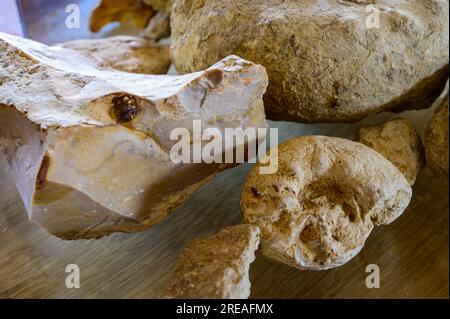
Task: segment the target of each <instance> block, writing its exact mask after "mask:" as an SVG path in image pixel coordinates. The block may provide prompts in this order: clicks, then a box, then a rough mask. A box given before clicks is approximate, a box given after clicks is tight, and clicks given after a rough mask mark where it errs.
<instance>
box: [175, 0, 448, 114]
mask: <svg viewBox="0 0 450 319" xmlns="http://www.w3.org/2000/svg"><path fill="white" fill-rule="evenodd" d="M369 4H370V5H373V6H374V8H377V10H376V11H375V10H373V9H372V7H368V5H369ZM448 10H449V3H448V1H440V0H427V1H423V0H411V1H407V2H405V1H400V0H396V1H392V0H389V1H388V0H367V1H356V0H325V1H319V0H312V1H297V0H295V1H294V0H286V1H279V0H228V1H222V0H206V1H205V0H177V1H175V2H174V5H173V8H172V14H171V28H172V47H171V52H172V58H173V61H174V64H175V66H176V68H177V70H178V72H180V73H186V72H192V71H195V70H200V69H202V68H204V67H206V66H208V65H210V64H211V63H214V62H215V61H217V60H220V59H221V58H222V57H224V56H227V55H229V54H237V55H239V56H241V57H243V58H246V59H248V60H250V61H254V62H255V63H259V64H262V65H264V66H265V67H266V68H267V72H268V74H269V80H270V85H269V88H268V92H267V94H266V95H265V97H264V98H265V106H266V113H267V116H268V117H269V118H270V119H274V120H286V121H300V122H353V121H357V120H359V119H362V118H363V117H365V116H367V115H370V114H374V113H378V112H381V111H386V110H393V111H402V110H404V109H411V108H414V109H420V108H427V107H429V106H431V105H432V103H433V102H434V101H435V99H436V98H437V97H438V96H439V95H440V94H441V92H442V91H443V89H444V87H445V82H446V81H447V78H448V60H449V20H448ZM377 13H378V15H379V20H380V24H379V28H371V26H372V24H371V21H372V20H374V21H376V19H372V18H373V17H376V16H377ZM368 26H369V27H368Z"/></svg>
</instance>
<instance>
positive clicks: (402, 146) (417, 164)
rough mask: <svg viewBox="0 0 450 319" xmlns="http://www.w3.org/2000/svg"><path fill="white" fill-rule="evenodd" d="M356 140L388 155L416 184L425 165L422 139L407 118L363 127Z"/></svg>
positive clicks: (410, 181)
mask: <svg viewBox="0 0 450 319" xmlns="http://www.w3.org/2000/svg"><path fill="white" fill-rule="evenodd" d="M356 140H357V141H358V142H360V143H363V144H364V145H367V146H369V147H370V148H371V149H373V150H375V151H377V152H378V153H380V154H381V155H383V156H384V157H386V158H387V159H388V160H389V161H390V162H392V163H393V164H394V165H395V166H396V167H397V168H398V169H399V171H400V172H402V173H403V175H405V177H406V179H407V180H408V182H409V184H410V185H414V183H415V181H416V178H417V175H418V174H419V173H420V171H421V170H422V169H423V168H424V167H425V149H424V147H423V144H422V140H421V139H420V136H419V133H418V132H417V130H416V128H415V127H414V125H413V124H412V123H411V121H409V120H407V119H395V120H392V121H389V122H386V123H384V124H382V125H373V126H364V127H361V128H359V130H358V133H357V138H356Z"/></svg>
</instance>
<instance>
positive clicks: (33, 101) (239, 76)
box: [0, 33, 267, 239]
mask: <svg viewBox="0 0 450 319" xmlns="http://www.w3.org/2000/svg"><path fill="white" fill-rule="evenodd" d="M0 52H1V55H0V137H1V138H0V149H2V150H3V152H4V153H5V154H6V156H7V158H8V162H9V163H10V165H11V168H12V172H13V175H14V178H15V181H16V184H17V187H18V190H19V193H20V195H21V197H22V199H23V202H24V204H25V207H26V209H27V212H28V214H29V217H30V219H31V220H32V221H35V222H37V223H38V224H40V225H41V226H43V227H44V228H45V229H46V230H47V231H48V232H50V233H51V234H54V235H57V236H60V237H63V238H66V239H78V238H95V237H100V236H103V235H106V234H109V233H112V232H133V231H140V230H144V229H146V228H148V227H150V226H151V225H153V224H155V223H157V222H159V221H160V220H161V219H162V218H164V217H165V216H166V215H167V214H168V213H169V212H170V211H171V210H172V209H173V208H174V207H176V206H177V205H178V204H179V203H181V202H182V201H183V200H184V199H185V198H186V197H187V196H188V195H189V194H191V193H192V192H193V191H195V190H196V189H198V188H199V187H200V186H202V185H203V184H205V183H206V182H207V181H208V180H210V179H211V178H212V177H213V176H214V175H215V174H216V173H218V172H219V171H221V170H223V169H226V168H228V167H230V164H206V163H204V162H202V163H199V164H182V163H181V164H175V163H174V162H173V161H172V160H171V158H170V154H171V148H172V146H173V145H174V144H175V143H178V142H179V140H177V141H172V140H170V134H171V132H172V130H173V129H174V128H187V129H188V130H189V131H190V133H191V135H192V127H193V120H194V119H200V120H202V128H203V129H206V128H217V129H219V130H220V131H221V132H222V133H223V130H224V128H225V127H230V128H242V129H246V128H250V127H252V128H256V127H266V122H265V115H264V106H263V103H262V95H263V94H264V91H265V88H266V86H267V75H266V73H265V70H264V68H263V67H261V66H259V65H255V64H253V63H251V62H248V61H245V60H242V59H240V58H238V57H235V56H231V57H228V58H226V59H224V60H223V61H221V62H218V63H217V64H215V65H214V66H212V67H211V68H209V69H208V70H206V71H203V72H198V73H194V74H188V75H184V76H162V75H160V76H158V75H141V74H132V73H125V72H118V71H111V70H107V69H106V70H105V69H103V70H99V69H98V68H97V64H98V60H96V59H95V58H93V57H91V58H90V57H89V55H88V54H85V53H83V54H81V53H79V52H77V51H73V50H70V49H63V48H58V47H47V46H45V45H43V44H40V43H37V42H33V41H31V40H27V39H22V38H18V37H14V36H10V35H6V34H2V33H0ZM191 141H192V137H191ZM235 146H236V147H238V146H239V145H238V144H237V143H236V144H235Z"/></svg>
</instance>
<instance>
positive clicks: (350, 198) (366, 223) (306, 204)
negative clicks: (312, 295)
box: [241, 136, 412, 270]
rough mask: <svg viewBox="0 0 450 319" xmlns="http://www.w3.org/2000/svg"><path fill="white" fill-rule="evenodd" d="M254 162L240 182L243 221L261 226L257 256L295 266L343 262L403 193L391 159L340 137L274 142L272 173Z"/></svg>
mask: <svg viewBox="0 0 450 319" xmlns="http://www.w3.org/2000/svg"><path fill="white" fill-rule="evenodd" d="M258 167H259V164H258V165H256V167H255V168H254V169H253V170H252V171H251V172H250V174H249V176H248V178H247V181H246V184H245V187H244V192H243V195H242V203H241V207H242V214H243V219H244V222H246V223H249V224H252V225H255V226H258V227H259V228H260V229H261V249H262V252H263V253H264V254H265V255H267V256H268V257H271V258H274V259H276V260H279V261H281V262H283V263H285V264H287V265H290V266H292V267H296V268H300V269H311V270H325V269H329V268H333V267H338V266H341V265H343V264H345V263H346V262H348V261H349V260H350V259H352V258H353V257H354V256H355V255H356V254H358V252H359V251H360V250H361V249H362V248H363V246H364V243H365V241H366V239H367V238H368V236H369V235H370V233H371V231H372V229H373V228H374V226H377V225H384V224H390V223H391V222H393V221H394V220H395V219H396V218H397V217H399V216H400V215H401V214H402V213H403V211H404V210H405V208H406V207H407V206H408V204H409V202H410V199H411V193H412V191H411V187H410V186H409V184H408V182H407V180H406V179H405V177H404V176H403V175H402V173H401V172H400V171H399V170H398V169H397V168H396V167H395V166H394V165H393V164H392V163H391V162H389V161H388V160H387V159H386V158H384V157H383V156H382V155H381V154H379V153H377V152H375V151H374V150H372V149H370V148H369V147H367V146H365V145H363V144H360V143H356V142H352V141H349V140H346V139H341V138H332V137H323V136H307V137H299V138H296V139H293V140H290V141H288V142H285V143H283V144H281V145H280V146H279V167H278V171H277V173H275V174H272V175H260V174H259V169H258Z"/></svg>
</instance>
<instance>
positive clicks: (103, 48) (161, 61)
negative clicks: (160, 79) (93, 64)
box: [59, 36, 171, 74]
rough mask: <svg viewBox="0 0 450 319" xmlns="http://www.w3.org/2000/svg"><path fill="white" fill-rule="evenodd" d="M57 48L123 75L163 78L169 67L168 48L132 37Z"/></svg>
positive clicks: (71, 44)
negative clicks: (90, 58)
mask: <svg viewBox="0 0 450 319" xmlns="http://www.w3.org/2000/svg"><path fill="white" fill-rule="evenodd" d="M59 46H60V47H63V48H67V49H73V50H77V51H80V52H86V53H89V54H91V55H93V56H95V57H97V58H99V59H101V60H103V61H104V62H105V64H106V65H108V66H109V67H111V68H114V69H117V70H120V71H124V72H131V73H144V74H166V73H167V71H168V70H169V67H170V63H171V62H170V51H169V47H168V46H166V45H162V44H157V43H154V42H153V41H149V40H146V39H143V38H139V37H133V36H115V37H110V38H104V39H86V40H74V41H70V42H65V43H62V44H60V45H59Z"/></svg>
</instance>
